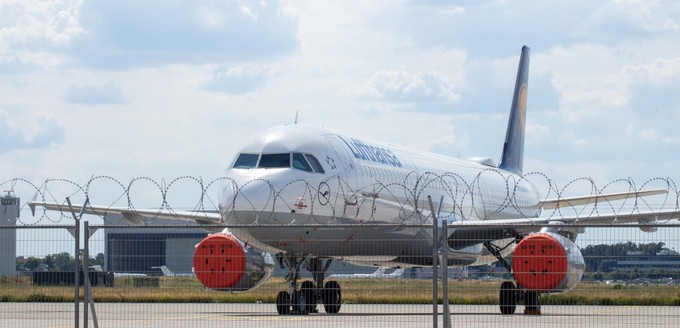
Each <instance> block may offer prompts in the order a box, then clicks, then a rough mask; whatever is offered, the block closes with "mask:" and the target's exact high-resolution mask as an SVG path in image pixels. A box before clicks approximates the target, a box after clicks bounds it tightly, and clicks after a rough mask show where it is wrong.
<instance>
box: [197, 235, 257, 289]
mask: <svg viewBox="0 0 680 328" xmlns="http://www.w3.org/2000/svg"><path fill="white" fill-rule="evenodd" d="M245 269H246V257H245V252H244V251H243V247H242V246H241V244H240V243H239V242H238V241H237V240H236V239H234V238H232V237H231V236H229V235H226V234H222V233H220V234H213V235H210V236H208V237H206V238H205V239H203V240H201V242H200V243H199V244H198V246H196V250H195V251H194V274H195V275H196V277H197V278H198V280H200V281H201V283H203V285H204V286H206V287H208V288H212V289H218V290H219V289H227V288H230V287H232V286H234V285H236V283H238V282H239V280H240V279H241V277H242V276H243V273H244V272H245Z"/></svg>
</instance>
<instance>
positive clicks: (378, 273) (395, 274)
mask: <svg viewBox="0 0 680 328" xmlns="http://www.w3.org/2000/svg"><path fill="white" fill-rule="evenodd" d="M387 270H388V268H378V270H375V272H373V273H340V274H332V275H330V276H328V278H335V279H376V278H379V279H393V278H401V276H402V275H403V274H404V270H405V269H403V268H400V269H395V270H393V271H392V272H390V273H386V272H387Z"/></svg>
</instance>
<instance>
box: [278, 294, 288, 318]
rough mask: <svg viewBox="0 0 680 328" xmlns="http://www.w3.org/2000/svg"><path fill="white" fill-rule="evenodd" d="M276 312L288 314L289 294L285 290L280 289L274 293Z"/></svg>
mask: <svg viewBox="0 0 680 328" xmlns="http://www.w3.org/2000/svg"><path fill="white" fill-rule="evenodd" d="M276 312H278V313H279V314H280V315H289V314H290V294H289V293H288V292H287V291H280V292H279V294H278V295H276Z"/></svg>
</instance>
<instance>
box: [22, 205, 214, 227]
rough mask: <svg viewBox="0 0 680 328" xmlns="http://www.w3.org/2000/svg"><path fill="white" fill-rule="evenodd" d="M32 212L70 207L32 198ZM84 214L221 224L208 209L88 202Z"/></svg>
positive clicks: (78, 207) (138, 221) (135, 222)
mask: <svg viewBox="0 0 680 328" xmlns="http://www.w3.org/2000/svg"><path fill="white" fill-rule="evenodd" d="M28 206H29V207H30V208H31V212H32V213H33V215H35V208H36V206H41V207H44V208H45V209H46V210H50V211H60V212H62V213H69V212H70V210H69V207H68V204H66V203H52V202H44V201H36V200H31V201H29V202H28ZM72 206H73V211H74V212H76V213H79V212H80V211H81V209H82V208H83V205H80V204H72ZM83 213H84V214H92V215H99V216H105V215H107V214H119V215H122V216H123V220H125V221H126V222H128V223H130V224H133V225H144V224H146V222H147V221H149V220H152V219H157V218H158V219H175V220H181V221H185V222H191V223H194V222H197V223H199V224H219V223H220V220H221V216H220V214H219V213H217V212H214V211H213V212H208V211H175V210H172V211H171V210H167V209H134V208H125V207H111V206H96V205H90V204H88V205H87V206H85V211H84V212H83Z"/></svg>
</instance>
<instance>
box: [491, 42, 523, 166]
mask: <svg viewBox="0 0 680 328" xmlns="http://www.w3.org/2000/svg"><path fill="white" fill-rule="evenodd" d="M528 82H529V47H527V46H524V47H522V55H521V56H520V57H519V68H518V69H517V80H516V81H515V93H514V94H513V96H512V106H511V108H510V119H509V120H508V129H507V131H506V133H505V144H504V145H503V154H502V155H501V162H500V164H498V168H500V169H501V170H505V171H509V172H512V173H516V174H522V163H523V161H524V131H525V122H526V112H527V88H528Z"/></svg>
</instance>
